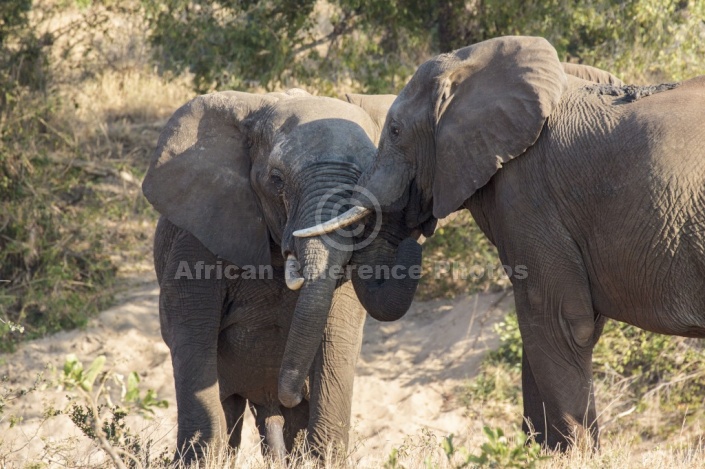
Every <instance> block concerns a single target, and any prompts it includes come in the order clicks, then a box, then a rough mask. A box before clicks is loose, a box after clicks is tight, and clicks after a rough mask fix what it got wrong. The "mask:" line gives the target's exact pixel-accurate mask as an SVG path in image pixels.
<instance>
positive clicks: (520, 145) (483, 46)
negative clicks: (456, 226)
mask: <svg viewBox="0 0 705 469" xmlns="http://www.w3.org/2000/svg"><path fill="white" fill-rule="evenodd" d="M434 60H437V61H439V62H441V63H442V66H443V68H444V69H445V71H444V72H442V73H441V75H440V76H438V85H437V86H438V88H437V90H436V91H437V95H436V96H437V102H436V164H435V176H434V182H433V215H434V216H435V217H436V218H439V219H440V218H443V217H445V216H447V215H448V214H449V213H451V212H454V211H455V210H457V209H458V208H460V207H461V205H462V204H463V202H464V201H465V200H466V199H468V198H469V197H470V196H471V195H472V194H473V193H475V191H476V190H478V189H479V188H480V187H482V186H484V185H485V184H486V183H487V182H488V181H489V180H490V178H491V177H492V175H493V174H494V173H495V172H496V171H497V170H498V169H499V168H500V167H501V166H502V163H505V162H507V161H509V160H511V159H512V158H514V157H516V156H519V155H521V154H522V153H523V152H524V151H526V149H527V148H529V147H530V146H531V145H533V144H534V142H536V139H537V138H538V137H539V134H540V133H541V129H542V128H543V124H544V122H545V120H546V118H548V116H549V115H550V114H551V112H552V111H553V110H554V109H555V107H556V106H557V104H558V102H559V101H560V99H561V95H562V94H563V92H564V90H565V89H566V76H565V73H564V72H563V67H561V64H560V62H559V60H558V55H557V54H556V50H555V49H554V48H553V47H552V46H551V45H550V44H549V43H548V41H546V40H545V39H543V38H538V37H520V36H507V37H500V38H496V39H490V40H488V41H484V42H480V43H477V44H475V45H472V46H469V47H465V48H463V49H459V50H457V51H455V52H453V53H451V54H446V55H443V56H440V57H438V58H436V59H434Z"/></svg>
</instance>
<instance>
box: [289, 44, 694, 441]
mask: <svg viewBox="0 0 705 469" xmlns="http://www.w3.org/2000/svg"><path fill="white" fill-rule="evenodd" d="M564 67H565V66H562V65H561V63H560V62H559V60H558V55H557V53H556V50H555V49H554V48H553V47H552V46H551V45H550V44H549V43H548V42H547V41H546V40H545V39H542V38H536V37H511V36H510V37H500V38H495V39H491V40H488V41H484V42H481V43H478V44H475V45H472V46H469V47H466V48H463V49H460V50H457V51H455V52H452V53H449V54H443V55H440V56H438V57H435V58H433V59H432V60H430V61H428V62H426V63H425V64H423V65H421V66H420V67H419V69H418V70H417V71H416V73H415V74H414V76H413V77H412V79H411V80H410V81H409V83H408V84H407V85H406V86H405V87H404V89H403V90H402V91H401V92H400V94H399V96H398V98H397V99H396V100H395V102H394V104H393V105H392V107H391V108H390V110H389V113H388V116H387V120H386V122H385V125H384V129H383V132H382V137H381V139H380V144H379V152H378V155H377V159H376V161H375V163H374V165H373V166H372V167H371V168H370V169H368V170H367V171H366V173H365V174H363V175H362V176H361V178H360V182H359V183H360V185H361V186H362V188H364V189H365V190H368V191H370V192H372V193H373V194H374V195H376V196H377V199H378V200H379V203H380V204H381V206H382V208H384V207H395V208H397V207H402V208H404V207H405V208H406V209H407V211H408V213H414V214H419V216H417V217H416V218H415V219H413V218H409V219H408V222H409V224H410V225H411V226H422V225H424V224H426V223H428V220H430V219H432V218H433V217H435V218H442V217H445V216H447V215H448V214H450V213H451V212H454V211H456V210H460V209H463V208H467V209H469V210H470V211H471V213H472V215H473V217H474V218H475V220H476V221H477V223H478V225H479V226H480V228H481V229H482V230H483V232H484V233H485V234H486V235H487V236H488V237H489V238H490V240H491V241H492V242H493V243H494V244H495V245H496V246H497V250H498V251H499V255H500V257H501V259H502V262H503V263H504V264H505V265H510V266H519V265H522V266H526V268H527V273H528V275H527V276H526V277H525V278H519V277H513V278H512V284H513V286H514V294H515V298H516V308H517V316H518V319H519V327H520V330H521V336H522V340H523V358H522V360H523V361H522V386H523V395H524V417H525V421H528V422H531V424H533V426H534V428H535V430H536V431H537V432H538V440H539V441H542V442H545V443H546V444H547V445H548V446H551V447H558V446H559V447H561V448H563V449H565V448H566V447H567V446H568V444H569V442H570V441H571V434H574V433H575V434H576V436H578V437H587V438H588V439H592V440H593V441H594V443H597V438H598V427H597V421H596V420H597V413H596V410H595V402H594V398H593V386H592V362H591V361H592V351H593V347H594V346H595V343H596V342H597V340H598V338H599V337H600V334H601V331H602V325H603V324H604V321H605V318H612V319H616V320H619V321H624V322H628V323H630V324H633V325H636V326H638V327H641V328H643V329H646V330H649V331H653V332H659V333H664V334H677V335H682V336H687V337H705V291H704V290H703V288H702V285H703V282H705V230H704V229H703V227H705V145H703V141H704V139H705V77H697V78H693V79H691V80H688V81H685V82H683V83H671V84H665V85H657V86H647V87H638V86H622V85H621V83H619V82H618V81H611V82H610V78H609V77H607V81H608V83H602V84H594V83H591V82H589V81H585V80H581V79H579V78H576V77H574V76H571V75H572V74H576V75H581V74H582V73H583V72H586V70H577V69H575V68H574V67H565V68H564ZM566 72H567V73H568V74H566ZM587 72H589V73H586V74H585V75H582V76H585V77H586V78H590V80H594V79H596V78H595V77H597V76H598V75H599V74H597V75H596V74H594V73H593V72H594V70H587ZM599 79H600V80H603V81H604V77H603V78H599ZM612 83H614V84H612ZM412 189H413V190H412ZM363 205H364V204H363ZM410 208H411V209H412V210H409V209H410ZM353 210H354V211H355V213H356V214H357V216H359V215H364V213H365V210H363V209H362V208H361V207H354V209H353ZM341 217H343V218H346V219H348V220H353V221H354V220H355V218H356V217H354V216H351V217H346V216H345V215H343V216H341ZM330 223H336V220H332V221H330ZM339 225H340V224H339ZM324 228H325V227H316V228H315V229H313V230H304V232H303V233H302V234H307V235H309V234H316V233H319V232H321V231H325V229H324ZM525 429H528V428H527V427H526V425H525Z"/></svg>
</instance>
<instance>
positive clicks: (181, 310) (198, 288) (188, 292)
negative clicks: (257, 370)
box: [159, 249, 227, 461]
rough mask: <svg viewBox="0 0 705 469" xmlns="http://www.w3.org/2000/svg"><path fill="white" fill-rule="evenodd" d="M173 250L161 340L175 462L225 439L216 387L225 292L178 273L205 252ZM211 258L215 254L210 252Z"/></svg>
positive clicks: (167, 273) (168, 266) (166, 272)
mask: <svg viewBox="0 0 705 469" xmlns="http://www.w3.org/2000/svg"><path fill="white" fill-rule="evenodd" d="M201 251H202V252H195V253H194V252H191V251H190V250H188V249H174V250H173V251H172V253H171V258H170V259H169V262H168V263H167V264H166V268H165V270H164V272H163V275H162V279H161V285H160V286H161V292H160V297H159V302H160V303H159V310H160V311H159V314H160V322H161V328H162V337H163V338H164V340H165V342H166V343H167V345H168V346H169V349H170V351H171V359H172V365H173V369H174V384H175V388H176V407H177V418H178V433H177V450H176V455H175V459H177V460H178V459H184V460H185V461H191V460H192V459H194V458H200V457H201V456H202V455H203V452H204V449H205V447H206V446H212V445H217V444H219V443H220V442H221V441H222V440H224V439H225V438H226V436H227V425H226V421H225V414H224V412H223V407H222V404H221V401H220V393H219V385H218V363H217V348H218V331H219V325H220V317H221V308H222V302H223V299H222V293H221V290H220V288H219V285H218V284H217V283H215V282H211V281H209V280H199V279H189V278H182V277H179V275H177V273H178V266H179V261H180V259H194V258H196V259H206V260H208V259H209V257H208V256H209V253H207V251H205V249H202V250H201ZM210 256H212V254H210Z"/></svg>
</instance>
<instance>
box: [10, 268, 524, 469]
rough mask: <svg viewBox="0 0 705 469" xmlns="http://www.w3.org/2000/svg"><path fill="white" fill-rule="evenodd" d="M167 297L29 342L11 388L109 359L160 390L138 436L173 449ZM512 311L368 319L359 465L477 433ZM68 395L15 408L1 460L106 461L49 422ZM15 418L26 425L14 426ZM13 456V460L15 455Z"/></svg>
mask: <svg viewBox="0 0 705 469" xmlns="http://www.w3.org/2000/svg"><path fill="white" fill-rule="evenodd" d="M158 295H159V290H158V287H157V285H156V281H155V280H154V279H153V278H146V279H143V280H142V281H141V282H140V283H138V284H136V285H135V287H134V288H132V289H131V291H130V292H129V293H128V294H126V295H123V297H122V298H121V299H120V304H119V305H118V306H115V307H113V308H111V309H109V310H107V311H105V312H103V313H102V314H101V315H100V316H99V317H97V318H96V319H94V320H92V321H91V323H90V324H89V326H88V327H87V328H86V329H85V330H80V331H79V330H76V331H70V332H62V333H59V334H56V335H53V336H51V337H47V338H44V339H41V340H36V341H33V342H29V343H26V344H24V345H22V346H21V347H20V349H19V350H18V351H17V352H16V353H14V354H10V355H0V374H2V375H6V376H7V381H6V383H5V386H6V387H11V388H13V389H15V390H18V389H23V388H28V387H29V386H30V385H31V384H32V382H33V380H34V378H35V376H36V375H37V373H41V372H43V373H44V377H45V378H48V379H51V378H52V376H53V374H52V371H51V367H52V366H54V367H56V368H60V367H61V365H62V364H63V361H64V359H65V356H66V355H67V354H69V353H75V354H76V355H77V356H78V357H79V359H81V360H83V361H84V363H85V364H86V365H87V364H88V363H90V360H91V359H92V358H93V357H96V356H98V355H101V354H102V355H105V356H106V357H107V363H108V364H109V365H110V366H112V367H113V369H114V370H115V371H116V372H118V373H121V374H123V375H126V374H127V373H129V372H130V371H132V370H141V374H140V377H141V387H142V389H148V388H151V389H154V390H155V391H156V392H157V394H158V396H159V397H160V398H161V399H166V400H167V401H168V402H169V404H170V406H169V408H168V409H164V410H161V409H159V410H158V411H157V413H156V415H155V417H154V419H153V420H152V421H145V420H143V419H134V420H131V421H130V422H129V425H130V427H131V428H132V429H133V430H136V431H139V432H141V433H142V434H143V435H145V434H146V435H149V437H150V438H152V439H153V440H154V448H155V449H156V450H158V451H161V450H162V449H164V448H166V447H169V448H171V447H173V444H174V442H175V441H174V440H175V435H176V432H175V430H176V406H175V395H174V388H173V386H174V385H173V377H172V366H171V358H170V355H169V350H168V348H167V347H166V345H165V344H164V343H163V342H162V339H161V335H160V332H159V319H158V313H157V301H158ZM511 304H512V297H511V294H506V293H495V294H489V293H488V294H480V295H475V296H461V297H458V298H455V299H453V300H435V301H431V302H416V303H415V304H414V305H413V306H412V309H411V311H409V313H408V314H407V315H406V316H405V317H404V318H403V319H402V320H400V321H398V322H395V323H379V322H376V321H374V320H372V319H369V318H368V321H367V323H366V325H365V338H364V344H363V347H362V353H361V356H360V359H359V362H358V367H357V377H356V380H355V391H354V402H353V410H352V420H353V430H352V434H351V449H352V450H353V459H354V460H356V461H358V463H364V462H365V461H372V460H380V459H381V460H384V459H386V456H387V455H388V454H389V452H390V451H391V449H392V448H394V447H397V446H399V445H400V444H402V443H403V442H404V439H405V438H406V437H407V436H410V435H414V434H418V433H419V432H421V431H422V430H424V429H428V430H430V431H432V432H433V433H435V434H436V435H438V436H441V437H442V436H446V435H448V434H450V433H455V434H456V435H458V434H460V435H462V434H463V432H466V431H468V427H467V426H468V419H467V418H466V417H465V416H464V411H465V409H464V407H463V406H462V405H461V404H460V403H458V402H456V401H455V399H454V391H455V389H456V387H457V386H458V385H460V384H462V383H463V382H464V381H465V380H467V378H471V377H473V376H474V375H475V374H476V373H477V369H478V365H479V363H480V361H481V359H482V357H483V356H484V354H485V353H486V351H487V350H488V349H492V348H495V347H496V346H497V344H498V339H497V337H496V334H495V333H494V329H493V327H492V326H493V325H494V324H495V323H496V322H498V321H499V320H501V319H502V318H503V317H504V314H505V312H506V310H507V309H508V308H509V307H510V305H511ZM66 394H67V392H66V391H64V390H61V389H57V387H56V386H53V385H51V383H45V384H43V385H42V390H41V392H31V393H29V394H27V395H25V396H22V397H20V398H18V399H15V400H12V401H10V402H8V403H7V404H6V408H5V411H4V414H3V416H2V417H1V418H2V419H3V420H2V421H0V445H1V446H0V448H1V449H2V451H0V454H7V457H6V460H5V461H0V466H2V465H3V463H5V464H8V465H9V466H10V467H14V466H15V465H17V466H20V467H21V466H24V463H26V462H29V461H37V460H41V461H44V462H48V463H52V462H54V463H56V464H61V465H63V464H66V463H67V462H68V463H70V462H71V461H72V458H73V464H78V465H84V464H91V462H97V461H100V460H102V459H103V455H102V453H101V452H100V450H98V449H97V448H94V447H93V446H92V445H91V444H90V442H89V441H88V440H87V439H86V438H85V437H83V436H82V435H81V433H80V432H79V431H78V430H77V429H76V427H75V426H74V425H73V423H72V422H71V421H70V420H69V419H68V417H66V416H64V415H59V416H56V417H52V418H48V419H47V418H45V417H44V413H45V409H47V408H49V407H54V408H57V409H59V408H64V407H65V406H66V403H67V401H66ZM11 416H14V417H19V418H21V422H20V423H19V424H16V425H14V426H12V427H11V425H10V421H11ZM244 433H245V435H244V436H245V443H244V449H245V450H247V451H253V452H256V451H258V449H257V442H258V438H257V433H256V431H255V429H254V425H253V418H252V417H251V415H249V414H248V415H247V419H246V422H245V430H244ZM8 453H9V454H8Z"/></svg>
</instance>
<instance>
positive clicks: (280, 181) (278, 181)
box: [269, 170, 284, 191]
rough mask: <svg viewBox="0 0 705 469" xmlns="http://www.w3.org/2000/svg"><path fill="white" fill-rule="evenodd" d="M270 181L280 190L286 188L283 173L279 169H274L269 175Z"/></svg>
mask: <svg viewBox="0 0 705 469" xmlns="http://www.w3.org/2000/svg"><path fill="white" fill-rule="evenodd" d="M269 182H270V183H271V184H272V185H273V186H274V187H275V188H276V189H277V190H278V191H280V190H282V189H283V188H284V178H282V175H281V173H279V171H276V170H275V171H272V173H271V174H270V175H269Z"/></svg>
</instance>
